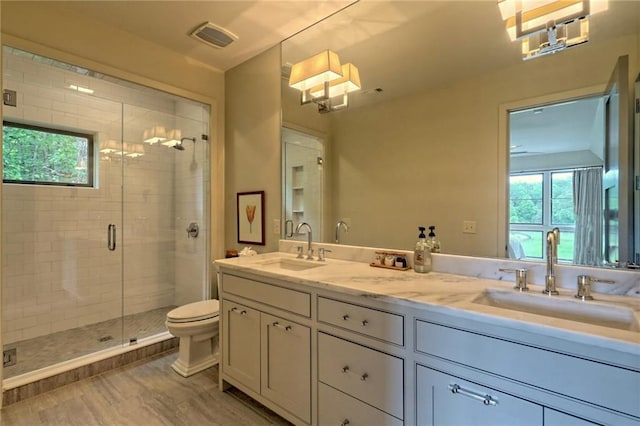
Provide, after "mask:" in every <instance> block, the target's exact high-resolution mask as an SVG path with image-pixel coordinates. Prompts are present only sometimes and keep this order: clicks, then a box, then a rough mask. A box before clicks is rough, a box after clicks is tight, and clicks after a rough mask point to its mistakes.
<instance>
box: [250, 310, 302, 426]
mask: <svg viewBox="0 0 640 426" xmlns="http://www.w3.org/2000/svg"><path fill="white" fill-rule="evenodd" d="M261 323H262V354H263V355H262V387H261V390H262V395H263V396H264V397H266V398H268V399H270V400H271V401H273V402H275V403H276V404H278V405H279V406H281V407H282V408H284V409H286V410H287V411H289V412H290V413H292V414H294V415H295V416H296V417H298V418H300V419H301V420H303V421H304V422H306V423H311V329H310V328H309V327H305V326H303V325H300V324H297V323H295V322H291V321H288V320H284V319H282V318H278V317H275V316H273V315H268V314H265V313H262V318H261Z"/></svg>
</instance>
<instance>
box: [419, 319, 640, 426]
mask: <svg viewBox="0 0 640 426" xmlns="http://www.w3.org/2000/svg"><path fill="white" fill-rule="evenodd" d="M440 319H441V318H440ZM415 327H416V342H415V344H416V354H417V356H416V409H417V416H418V424H420V425H422V424H425V425H431V424H433V425H441V424H442V425H447V424H461V425H462V424H464V425H467V424H469V425H485V424H487V425H499V424H514V421H516V422H517V424H527V425H528V424H531V425H546V426H564V425H583V426H584V425H588V424H610V425H616V426H618V425H636V426H640V418H639V417H638V410H640V400H639V399H638V389H639V388H640V372H638V371H637V370H636V371H633V370H631V369H628V368H621V367H618V366H615V365H609V364H606V363H603V362H596V361H594V360H589V359H586V357H584V356H583V355H581V354H580V350H579V349H580V348H579V347H578V346H577V347H575V348H574V352H575V353H578V354H580V355H575V354H569V353H562V352H560V351H559V350H550V349H547V348H542V347H537V346H536V345H534V344H531V343H528V342H526V341H516V340H511V337H508V336H507V335H506V334H505V335H500V336H496V335H491V334H489V333H487V334H484V332H483V330H482V326H477V327H475V329H473V330H468V329H463V328H461V324H460V323H458V324H456V325H455V326H454V325H449V324H447V325H445V324H443V323H434V322H431V321H429V320H420V319H419V320H416V322H415ZM462 327H464V325H462ZM518 337H519V338H522V339H526V338H527V335H526V333H523V334H520V335H519V336H518ZM420 354H424V355H425V356H424V357H422V356H420ZM637 367H639V368H640V366H637ZM509 419H511V420H510V421H509Z"/></svg>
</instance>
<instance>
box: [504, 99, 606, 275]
mask: <svg viewBox="0 0 640 426" xmlns="http://www.w3.org/2000/svg"><path fill="white" fill-rule="evenodd" d="M604 123H605V117H604V98H603V96H594V97H589V98H584V99H576V100H570V101H565V102H557V103H553V104H548V105H543V106H536V107H534V108H527V109H522V110H518V111H512V112H510V113H509V143H510V176H509V242H508V252H509V257H510V258H513V259H524V260H542V259H544V257H545V253H544V241H545V235H546V233H547V232H548V231H551V230H552V229H553V228H554V227H558V228H559V229H560V232H561V238H560V245H559V246H558V259H559V261H561V262H568V263H576V264H582V265H591V266H601V265H603V263H604V261H605V259H604V258H603V254H604V246H603V241H604V238H605V233H606V230H605V229H604V228H603V226H602V224H603V223H604V213H603V209H604V206H603V199H602V192H603V165H604V159H605V157H606V155H605V150H604V146H605V135H604V128H605V125H604Z"/></svg>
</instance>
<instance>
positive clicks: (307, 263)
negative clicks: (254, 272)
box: [256, 257, 325, 271]
mask: <svg viewBox="0 0 640 426" xmlns="http://www.w3.org/2000/svg"><path fill="white" fill-rule="evenodd" d="M256 264H257V265H260V266H264V267H266V268H272V269H285V270H287V271H305V270H307V269H312V268H317V267H319V266H324V265H325V264H324V263H319V262H314V261H312V260H304V259H290V258H283V257H278V258H274V259H269V260H265V261H262V262H258V263H256Z"/></svg>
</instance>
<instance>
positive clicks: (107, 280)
mask: <svg viewBox="0 0 640 426" xmlns="http://www.w3.org/2000/svg"><path fill="white" fill-rule="evenodd" d="M3 85H4V87H3V89H4V90H5V91H6V90H9V91H11V93H12V95H10V97H11V96H12V97H13V99H15V100H16V105H15V106H5V107H4V110H3V146H4V147H5V150H4V155H3V165H4V173H3V178H4V180H3V187H2V202H3V204H2V225H3V226H2V256H3V268H2V342H3V346H4V348H3V349H4V361H5V362H4V364H5V366H4V369H3V377H4V378H5V379H7V378H12V377H16V376H20V375H22V374H25V373H29V372H32V371H35V370H39V369H43V368H48V367H50V366H52V365H55V364H59V363H63V362H67V361H70V360H73V359H77V358H79V357H87V358H89V357H91V356H92V355H94V354H95V353H97V352H100V351H105V350H110V349H113V348H122V347H124V346H127V345H134V344H140V343H141V342H143V341H144V339H148V338H153V336H156V337H157V336H158V335H159V334H161V333H166V327H165V325H164V319H165V314H166V312H167V311H168V310H170V309H172V308H174V307H175V306H178V305H182V304H185V303H189V302H193V301H196V300H201V299H203V298H204V297H207V296H208V295H209V289H208V283H209V277H208V274H209V271H208V261H207V259H208V253H207V250H208V235H209V223H208V218H209V215H208V211H207V209H208V206H209V203H208V188H209V144H208V136H207V135H208V134H209V117H210V112H209V107H208V105H204V104H201V103H198V102H195V101H191V100H188V99H184V98H181V97H178V96H174V95H171V94H168V93H165V92H161V91H158V90H154V89H151V88H148V87H143V86H139V85H137V84H133V83H131V82H127V81H123V80H119V79H115V78H112V77H109V76H106V75H102V74H100V73H97V72H93V71H91V70H87V69H84V68H81V67H78V66H74V65H70V64H66V63H62V62H59V61H56V60H53V59H50V58H44V57H42V56H38V55H34V54H31V53H28V52H24V51H21V50H18V49H15V48H10V47H6V46H5V47H4V48H3ZM67 133H70V134H71V138H69V134H67ZM52 135H53V136H52ZM29 138H31V139H29ZM46 138H51V140H55V141H57V142H56V143H58V145H55V144H54V143H53V142H51V143H52V145H46V146H45V144H46V143H48V142H43V141H45V140H48V139H46ZM34 140H37V143H33V141H34ZM10 142H11V143H14V144H15V146H16V147H17V148H16V149H14V150H13V151H11V147H9V145H8V144H9V143H10ZM27 142H29V143H27ZM176 144H182V148H183V149H182V150H179V149H172V146H173V145H176ZM28 146H29V147H35V148H27V147H28ZM27 149H33V150H34V151H33V153H32V154H31V151H27ZM68 150H71V151H70V152H71V153H69V151H68ZM27 152H28V153H29V155H31V156H32V157H33V158H36V157H38V156H40V157H42V158H41V159H40V163H39V165H38V167H33V166H32V167H31V171H26V172H25V171H24V170H22V171H21V172H20V173H18V172H15V169H16V164H17V163H18V162H20V161H26V160H24V157H25V156H27V154H26V153H27ZM9 154H14V155H15V156H10V155H9ZM20 156H21V157H20ZM61 156H66V157H65V158H68V157H69V156H71V157H73V158H76V159H77V161H76V162H75V164H74V165H72V166H73V167H70V168H69V167H68V168H69V170H64V167H63V166H61V165H60V164H62V163H61V162H60V161H61V160H59V158H60V157H61ZM74 156H75V157H74ZM27 168H28V167H26V166H25V167H23V169H27ZM49 169H51V170H49ZM10 172H11V173H10ZM14 172H15V173H14ZM47 173H48V175H47V176H48V177H45V178H42V176H43V175H46V174H47ZM8 174H11V176H8ZM72 175H73V176H81V179H80V182H79V183H78V182H76V181H74V180H73V179H72V177H71V176H72ZM83 179H84V180H83ZM188 228H189V229H190V230H191V231H190V232H188V231H187V229H188ZM195 229H197V232H194V230H195ZM167 337H168V336H167Z"/></svg>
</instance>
